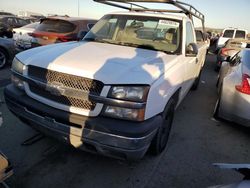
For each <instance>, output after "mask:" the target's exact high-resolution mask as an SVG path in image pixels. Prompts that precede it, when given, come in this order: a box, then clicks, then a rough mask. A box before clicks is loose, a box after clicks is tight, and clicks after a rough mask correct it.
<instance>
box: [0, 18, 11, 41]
mask: <svg viewBox="0 0 250 188" xmlns="http://www.w3.org/2000/svg"><path fill="white" fill-rule="evenodd" d="M0 37H2V38H12V37H13V33H12V29H10V28H8V26H7V25H6V24H3V23H1V22H0Z"/></svg>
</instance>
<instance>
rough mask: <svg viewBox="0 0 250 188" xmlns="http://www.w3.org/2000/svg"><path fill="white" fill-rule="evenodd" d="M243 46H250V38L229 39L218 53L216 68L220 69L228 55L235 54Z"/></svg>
mask: <svg viewBox="0 0 250 188" xmlns="http://www.w3.org/2000/svg"><path fill="white" fill-rule="evenodd" d="M242 48H250V40H246V39H229V40H228V41H227V42H226V44H225V46H223V47H222V48H221V49H220V50H219V51H218V54H217V61H216V65H215V70H216V71H219V70H220V67H221V64H222V62H223V61H225V60H226V59H227V57H228V56H231V57H232V56H234V55H235V54H236V53H237V52H239V51H240V50H241V49H242Z"/></svg>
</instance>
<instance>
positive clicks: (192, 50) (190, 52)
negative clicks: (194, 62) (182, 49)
mask: <svg viewBox="0 0 250 188" xmlns="http://www.w3.org/2000/svg"><path fill="white" fill-rule="evenodd" d="M197 54H198V46H197V44H195V43H190V44H189V45H188V46H187V47H186V56H187V57H196V56H197Z"/></svg>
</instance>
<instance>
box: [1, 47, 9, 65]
mask: <svg viewBox="0 0 250 188" xmlns="http://www.w3.org/2000/svg"><path fill="white" fill-rule="evenodd" d="M7 62H8V55H7V53H6V52H5V50H3V49H1V48H0V69H1V68H3V67H4V66H5V65H6V64H7Z"/></svg>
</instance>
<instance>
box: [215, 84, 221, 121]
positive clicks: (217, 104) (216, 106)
mask: <svg viewBox="0 0 250 188" xmlns="http://www.w3.org/2000/svg"><path fill="white" fill-rule="evenodd" d="M218 86H219V85H218ZM221 90H222V84H221V86H220V90H219V96H218V99H217V101H216V104H215V108H214V115H213V117H214V119H216V120H220V119H221V118H220V116H219V110H220V99H221V92H222V91H221Z"/></svg>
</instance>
